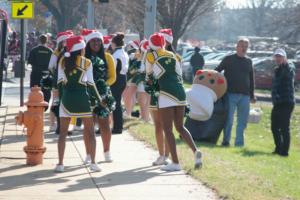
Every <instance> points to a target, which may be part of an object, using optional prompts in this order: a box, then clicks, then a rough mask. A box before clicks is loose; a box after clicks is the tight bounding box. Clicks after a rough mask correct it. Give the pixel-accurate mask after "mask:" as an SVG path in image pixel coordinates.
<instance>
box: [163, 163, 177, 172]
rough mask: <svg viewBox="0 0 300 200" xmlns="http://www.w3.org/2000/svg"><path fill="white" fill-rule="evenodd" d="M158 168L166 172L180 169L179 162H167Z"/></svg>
mask: <svg viewBox="0 0 300 200" xmlns="http://www.w3.org/2000/svg"><path fill="white" fill-rule="evenodd" d="M160 170H162V171H167V172H175V171H180V170H181V166H180V165H179V164H175V163H169V164H167V165H164V166H162V167H161V168H160Z"/></svg>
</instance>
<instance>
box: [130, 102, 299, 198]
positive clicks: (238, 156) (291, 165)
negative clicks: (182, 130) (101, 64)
mask: <svg viewBox="0 0 300 200" xmlns="http://www.w3.org/2000/svg"><path fill="white" fill-rule="evenodd" d="M262 109H263V112H264V114H263V118H262V121H261V122H260V123H259V124H249V125H248V128H247V130H246V132H245V141H246V147H244V148H234V147H230V148H223V147H221V146H220V145H219V144H218V145H217V146H215V145H210V144H206V143H197V146H198V147H199V148H200V149H201V151H202V152H203V163H204V165H203V168H202V169H201V170H194V169H193V154H192V152H191V151H190V149H189V148H188V147H187V145H186V144H185V143H183V142H182V141H181V140H180V139H179V137H178V134H177V133H176V139H177V140H176V141H177V150H178V154H179V158H180V162H181V165H182V167H183V168H184V169H185V170H186V171H187V172H188V173H189V174H191V175H192V176H193V177H195V178H196V179H198V180H201V181H202V182H204V183H205V184H207V185H208V186H209V187H211V188H213V189H215V190H216V191H217V192H218V194H219V195H220V196H222V197H223V198H225V199H240V200H256V199H259V200H275V199H276V200H277V199H278V200H294V199H300V126H299V124H300V123H299V121H300V107H299V106H297V107H296V108H295V111H294V113H293V118H292V121H291V133H292V143H291V150H290V156H289V157H288V158H283V157H279V156H275V155H272V154H271V152H272V151H273V149H274V144H273V138H272V134H271V131H270V113H271V106H269V105H264V106H263V107H262ZM125 125H126V126H127V127H128V128H129V130H130V132H131V133H132V135H133V136H135V137H136V138H138V139H140V140H142V141H145V142H146V143H148V144H151V145H152V146H153V147H154V148H156V142H155V136H154V127H153V125H151V124H146V123H142V122H140V121H138V120H131V121H127V122H126V123H125ZM234 136H235V127H234V128H233V138H232V141H234ZM221 137H222V136H221Z"/></svg>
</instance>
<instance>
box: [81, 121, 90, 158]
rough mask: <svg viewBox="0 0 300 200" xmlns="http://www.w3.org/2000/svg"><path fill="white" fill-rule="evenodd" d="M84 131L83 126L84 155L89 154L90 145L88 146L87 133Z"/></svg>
mask: <svg viewBox="0 0 300 200" xmlns="http://www.w3.org/2000/svg"><path fill="white" fill-rule="evenodd" d="M85 132H86V129H85V127H84V130H83V141H84V146H85V152H86V155H91V146H90V138H89V134H86V133H85Z"/></svg>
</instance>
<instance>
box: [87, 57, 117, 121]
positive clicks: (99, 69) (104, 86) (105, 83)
mask: <svg viewBox="0 0 300 200" xmlns="http://www.w3.org/2000/svg"><path fill="white" fill-rule="evenodd" d="M105 60H106V63H105V62H104V61H103V60H102V59H101V58H100V57H98V56H94V55H92V56H91V62H92V64H93V77H94V81H95V85H96V88H97V90H98V93H99V95H100V97H101V99H102V100H103V103H104V104H105V105H100V104H98V105H97V104H95V102H97V99H96V98H92V107H93V108H94V109H93V111H94V113H95V114H96V115H97V116H98V117H100V118H107V117H109V114H110V113H111V112H112V111H114V110H115V108H116V102H115V99H114V97H113V96H112V93H111V90H110V86H111V85H112V84H113V83H114V82H115V81H116V69H115V64H114V59H113V57H112V56H111V55H110V54H109V53H105Z"/></svg>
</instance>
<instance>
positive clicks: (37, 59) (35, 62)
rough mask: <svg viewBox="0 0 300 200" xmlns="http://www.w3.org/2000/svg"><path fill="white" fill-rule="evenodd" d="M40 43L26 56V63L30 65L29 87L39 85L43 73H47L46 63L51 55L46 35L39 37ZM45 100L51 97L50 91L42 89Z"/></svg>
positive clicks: (47, 63)
mask: <svg viewBox="0 0 300 200" xmlns="http://www.w3.org/2000/svg"><path fill="white" fill-rule="evenodd" d="M39 40H40V45H38V46H36V47H34V48H33V49H32V50H31V51H30V53H29V57H28V64H30V65H31V66H32V71H31V74H30V87H34V86H35V85H37V86H40V82H41V79H42V77H43V74H45V73H48V65H49V61H50V58H51V55H52V50H51V49H50V48H48V47H47V46H46V45H47V36H46V35H41V36H40V37H39ZM43 93H44V97H45V101H49V100H50V97H51V93H50V91H43Z"/></svg>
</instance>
